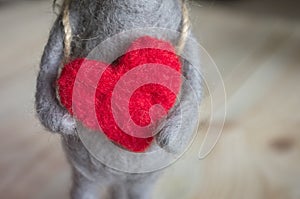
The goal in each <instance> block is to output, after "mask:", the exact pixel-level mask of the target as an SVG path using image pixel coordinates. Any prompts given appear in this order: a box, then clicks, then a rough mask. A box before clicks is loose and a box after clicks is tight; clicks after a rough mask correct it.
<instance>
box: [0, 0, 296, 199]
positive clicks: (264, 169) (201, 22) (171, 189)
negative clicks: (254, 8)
mask: <svg viewBox="0 0 300 199" xmlns="http://www.w3.org/2000/svg"><path fill="white" fill-rule="evenodd" d="M53 19H54V15H53V13H52V12H51V2H50V1H27V2H19V3H16V4H14V5H5V6H2V7H0V26H1V32H0V36H1V37H0V43H1V46H0V52H1V53H0V67H1V73H0V95H1V103H0V198H9V199H24V198H30V199H52V198H68V189H69V187H70V184H71V182H70V170H69V167H68V165H67V163H66V160H65V158H64V156H63V153H62V149H61V146H60V139H59V136H57V135H53V134H50V133H48V132H45V131H44V130H43V128H42V127H41V126H40V124H39V123H38V121H37V120H36V118H35V117H34V109H33V102H34V89H35V78H36V75H37V71H38V63H39V60H40V57H41V53H42V50H43V46H44V44H45V42H46V40H47V36H48V32H49V29H50V26H51V24H52V22H53ZM192 21H193V24H194V30H195V33H196V36H197V37H198V38H199V41H200V43H201V44H202V45H203V46H204V47H205V48H206V49H207V51H208V52H209V53H210V55H211V56H212V57H213V59H214V61H215V62H216V64H217V65H218V67H219V69H220V71H221V73H222V75H223V77H224V81H225V86H226V90H227V93H228V96H229V102H228V107H227V108H228V121H227V122H228V123H227V124H226V125H225V128H224V132H223V135H222V137H221V139H220V141H219V142H218V144H217V146H216V148H215V149H214V151H213V152H212V153H211V154H210V155H209V156H208V157H207V158H206V159H204V160H199V159H198V157H197V153H198V150H199V146H200V142H201V138H202V136H200V137H199V139H198V140H197V141H196V142H195V144H194V145H193V147H192V149H191V150H190V151H189V152H188V153H187V154H186V155H185V156H184V157H183V158H181V159H180V160H179V161H178V162H177V163H176V164H174V165H172V166H171V167H170V168H169V169H168V170H167V171H166V174H165V175H164V176H163V177H162V179H161V180H160V182H159V183H158V185H157V189H156V192H155V197H154V198H161V199H163V198H164V199H168V198H191V199H196V198H199V199H200V198H205V199H227V198H228V199H248V198H249V199H253V198H255V199H265V198H270V199H298V198H300V191H299V186H300V167H299V164H300V154H299V153H300V136H299V133H300V132H299V121H300V86H299V85H300V66H299V65H300V54H299V52H300V26H299V22H297V21H294V20H288V19H282V18H280V17H278V18H276V17H274V16H272V17H268V16H263V15H255V14H254V15H253V14H244V13H243V12H239V11H238V10H233V9H229V8H228V7H227V8H224V7H219V6H216V5H214V6H204V7H201V6H199V4H198V3H193V6H192ZM215 122H216V123H217V122H218V121H215Z"/></svg>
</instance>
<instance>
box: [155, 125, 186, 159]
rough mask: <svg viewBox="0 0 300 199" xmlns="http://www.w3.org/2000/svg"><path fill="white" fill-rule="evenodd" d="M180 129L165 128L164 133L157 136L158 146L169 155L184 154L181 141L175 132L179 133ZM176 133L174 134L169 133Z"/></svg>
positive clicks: (174, 127)
mask: <svg viewBox="0 0 300 199" xmlns="http://www.w3.org/2000/svg"><path fill="white" fill-rule="evenodd" d="M178 128H180V127H178V126H177V127H176V126H173V127H165V128H164V129H162V131H161V132H160V133H159V134H158V135H156V142H157V144H158V145H159V146H160V147H161V148H162V149H164V150H165V151H167V152H168V153H173V154H178V153H180V152H182V148H181V144H180V140H178V136H176V135H175V134H176V133H175V132H178V131H179V130H180V129H178ZM172 131H173V132H174V133H173V134H171V133H168V132H172Z"/></svg>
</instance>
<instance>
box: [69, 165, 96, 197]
mask: <svg viewBox="0 0 300 199" xmlns="http://www.w3.org/2000/svg"><path fill="white" fill-rule="evenodd" d="M101 190H102V187H101V186H99V184H98V183H97V182H96V181H92V180H89V179H88V178H86V177H85V176H84V175H82V174H81V173H80V172H78V171H77V170H76V169H73V186H72V189H71V199H99V197H100V191H101Z"/></svg>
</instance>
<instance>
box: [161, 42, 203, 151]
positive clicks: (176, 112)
mask: <svg viewBox="0 0 300 199" xmlns="http://www.w3.org/2000/svg"><path fill="white" fill-rule="evenodd" d="M187 51H188V53H187V54H189V56H190V57H189V58H185V59H182V73H183V76H184V80H183V84H182V89H181V95H180V99H179V102H178V103H177V104H176V105H175V107H174V108H173V110H172V111H171V112H170V113H169V115H168V116H167V119H166V122H165V124H164V126H163V128H162V130H161V131H160V132H159V133H158V134H157V136H156V141H157V143H158V145H159V146H161V147H162V148H163V149H165V150H167V151H169V152H172V153H180V152H183V151H184V150H185V148H186V147H187V146H188V144H189V143H190V142H191V140H192V139H193V136H194V135H195V134H194V133H195V130H197V129H196V128H197V127H198V126H197V125H198V121H199V110H198V109H199V105H200V102H201V98H202V77H201V73H200V67H199V65H200V64H199V59H198V58H199V56H198V49H197V48H194V47H192V46H189V45H188V46H187Z"/></svg>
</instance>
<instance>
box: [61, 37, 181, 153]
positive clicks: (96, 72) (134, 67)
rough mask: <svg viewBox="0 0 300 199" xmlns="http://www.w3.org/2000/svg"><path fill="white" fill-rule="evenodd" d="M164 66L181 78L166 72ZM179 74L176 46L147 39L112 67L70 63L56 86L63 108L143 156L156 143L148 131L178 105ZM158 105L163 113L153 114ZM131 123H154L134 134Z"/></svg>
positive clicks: (135, 44) (81, 60) (79, 61)
mask: <svg viewBox="0 0 300 199" xmlns="http://www.w3.org/2000/svg"><path fill="white" fill-rule="evenodd" d="M163 66H164V67H163ZM147 67H148V68H149V70H147ZM151 67H152V68H151ZM166 67H168V68H169V70H171V71H175V72H176V73H177V74H179V75H174V73H168V70H166ZM150 68H151V70H150ZM133 71H134V72H133ZM132 72H133V73H132ZM130 73H131V74H130ZM180 73H181V63H180V61H179V58H178V56H177V55H176V53H175V49H174V47H173V46H172V45H171V44H170V43H169V42H166V41H163V40H159V39H155V38H152V37H149V36H144V37H140V38H138V39H136V40H135V41H134V42H133V43H132V44H131V45H130V47H129V48H128V51H127V52H126V53H125V54H124V55H123V56H121V57H119V58H118V59H117V60H115V61H114V62H113V63H111V64H106V63H104V62H101V61H97V60H89V59H87V58H78V59H75V60H73V61H71V62H69V63H67V64H66V65H65V66H64V67H63V69H62V71H61V74H60V76H59V78H58V80H57V88H58V94H59V98H60V102H61V104H62V105H63V106H64V107H65V108H66V109H67V110H68V111H69V113H70V114H72V115H73V116H74V117H75V118H76V119H77V120H79V121H80V122H81V123H82V124H83V125H84V126H85V127H87V128H89V129H91V130H95V131H99V132H101V133H104V134H105V135H106V136H107V138H108V139H110V140H111V141H112V142H114V143H115V144H117V145H119V146H120V147H122V148H124V149H126V150H128V151H132V152H144V151H145V150H146V149H147V148H148V147H149V146H150V145H151V143H152V141H153V135H152V134H151V133H152V132H149V131H150V130H151V131H155V127H157V125H158V124H159V123H160V122H161V121H162V122H163V118H165V116H166V114H167V113H168V111H169V110H170V109H171V108H172V107H173V106H174V104H175V102H176V99H177V96H178V94H179V92H180V87H181V78H180ZM128 74H130V75H128ZM126 75H127V78H125V76H126ZM122 78H123V80H122ZM157 80H159V81H157ZM151 81H154V82H151ZM120 82H122V84H121V83H120ZM145 82H147V83H145ZM118 84H119V85H118ZM139 84H141V85H139ZM117 85H118V86H119V87H118V88H119V89H116V86H117ZM166 85H169V87H168V86H166ZM170 85H171V86H170ZM135 87H138V88H135ZM170 87H172V89H171V90H170ZM130 88H134V90H133V91H132V93H128V92H129V90H130ZM116 90H117V91H116ZM157 104H159V105H160V106H161V107H163V109H164V111H159V110H157V109H153V110H154V111H153V112H152V113H151V107H153V105H157ZM113 110H115V112H114V111H113ZM155 110H156V111H155ZM116 115H117V116H118V117H116ZM128 115H129V116H130V118H128V117H127V116H128ZM116 118H118V120H117V121H116ZM130 120H131V121H133V123H134V124H135V125H137V126H139V127H147V126H149V125H152V128H148V129H147V128H145V129H144V130H141V131H140V132H136V131H137V130H136V129H134V128H132V126H130V125H127V124H128V123H129V121H130ZM139 133H140V134H139ZM147 135H148V136H147Z"/></svg>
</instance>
